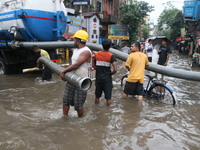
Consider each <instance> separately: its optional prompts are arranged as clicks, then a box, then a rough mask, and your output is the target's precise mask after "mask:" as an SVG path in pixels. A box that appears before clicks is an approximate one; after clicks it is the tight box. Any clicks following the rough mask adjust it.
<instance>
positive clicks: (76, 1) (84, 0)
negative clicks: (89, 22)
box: [72, 0, 90, 5]
mask: <svg viewBox="0 0 200 150" xmlns="http://www.w3.org/2000/svg"><path fill="white" fill-rule="evenodd" d="M72 3H73V5H90V0H73V1H72Z"/></svg>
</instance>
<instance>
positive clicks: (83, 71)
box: [72, 46, 92, 77]
mask: <svg viewBox="0 0 200 150" xmlns="http://www.w3.org/2000/svg"><path fill="white" fill-rule="evenodd" d="M85 51H89V52H90V54H91V60H92V52H91V50H90V49H89V48H88V47H87V46H85V47H83V48H80V49H74V51H73V55H72V64H75V63H76V61H77V59H78V58H79V56H80V54H81V53H83V52H85ZM90 67H91V62H90V63H88V62H84V63H83V64H82V65H81V66H79V67H78V68H77V69H76V70H74V72H75V73H76V74H77V75H80V76H83V77H88V75H89V73H88V71H89V68H90Z"/></svg>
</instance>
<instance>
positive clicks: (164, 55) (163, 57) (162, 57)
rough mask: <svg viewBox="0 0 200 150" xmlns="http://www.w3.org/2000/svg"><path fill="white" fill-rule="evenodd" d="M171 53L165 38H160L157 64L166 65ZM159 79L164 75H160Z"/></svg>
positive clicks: (162, 78)
mask: <svg viewBox="0 0 200 150" xmlns="http://www.w3.org/2000/svg"><path fill="white" fill-rule="evenodd" d="M171 53H172V51H171V49H170V47H169V46H167V39H163V40H162V44H161V46H160V48H159V50H158V55H159V58H158V65H162V66H167V64H168V61H169V57H170V54H171ZM156 78H157V73H156ZM161 80H162V81H163V80H164V75H163V74H162V75H161Z"/></svg>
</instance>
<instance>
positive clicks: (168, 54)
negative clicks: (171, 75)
mask: <svg viewBox="0 0 200 150" xmlns="http://www.w3.org/2000/svg"><path fill="white" fill-rule="evenodd" d="M169 57H170V53H167V59H166V62H165V64H164V66H167V63H168V60H169Z"/></svg>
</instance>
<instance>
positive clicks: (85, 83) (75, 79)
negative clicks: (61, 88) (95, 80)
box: [38, 57, 92, 91]
mask: <svg viewBox="0 0 200 150" xmlns="http://www.w3.org/2000/svg"><path fill="white" fill-rule="evenodd" d="M38 61H39V62H41V63H43V64H45V65H46V66H47V67H48V68H49V69H51V70H52V71H53V72H55V73H56V74H58V75H59V74H60V72H61V71H63V69H64V68H63V67H61V66H59V65H57V64H56V63H54V62H53V61H51V60H49V59H47V58H45V57H40V58H39V59H38ZM65 79H66V80H67V82H70V83H71V84H73V85H75V86H78V87H80V89H82V90H84V91H87V90H89V89H90V87H91V85H92V81H91V79H90V78H88V77H81V76H78V75H77V74H75V73H74V72H72V71H71V72H67V73H65Z"/></svg>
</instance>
